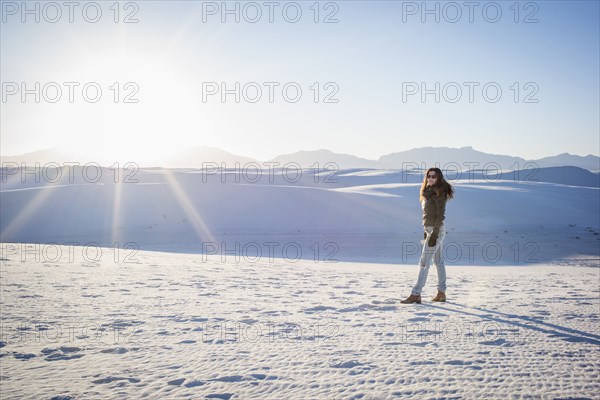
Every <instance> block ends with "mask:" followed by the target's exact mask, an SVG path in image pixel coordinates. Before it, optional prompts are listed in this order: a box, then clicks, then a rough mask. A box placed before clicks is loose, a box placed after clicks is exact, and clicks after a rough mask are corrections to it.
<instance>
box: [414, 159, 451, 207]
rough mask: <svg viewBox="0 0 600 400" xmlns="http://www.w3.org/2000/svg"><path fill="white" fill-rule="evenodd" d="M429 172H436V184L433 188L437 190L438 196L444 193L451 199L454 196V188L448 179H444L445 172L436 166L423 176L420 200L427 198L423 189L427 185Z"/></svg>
mask: <svg viewBox="0 0 600 400" xmlns="http://www.w3.org/2000/svg"><path fill="white" fill-rule="evenodd" d="M429 172H435V174H436V176H437V179H436V180H435V185H433V189H434V190H435V194H437V195H438V196H441V195H444V196H446V198H447V199H451V198H453V197H454V188H453V187H452V185H451V184H449V183H448V181H447V180H445V179H444V174H442V170H441V169H439V168H436V167H431V168H429V169H428V170H427V172H426V173H425V177H424V178H423V184H422V185H421V191H420V192H419V200H420V201H423V200H425V197H423V190H425V187H427V175H429Z"/></svg>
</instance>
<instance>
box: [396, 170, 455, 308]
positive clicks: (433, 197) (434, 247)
mask: <svg viewBox="0 0 600 400" xmlns="http://www.w3.org/2000/svg"><path fill="white" fill-rule="evenodd" d="M452 197H454V189H453V188H452V185H450V184H449V183H448V182H447V181H446V180H445V179H444V175H443V174H442V171H441V170H440V169H439V168H429V169H428V170H427V173H426V174H425V178H424V179H423V184H422V185H421V192H420V195H419V200H420V201H421V207H422V209H423V230H424V232H423V238H424V239H425V240H423V242H422V243H423V252H422V253H421V258H420V259H419V266H420V269H419V277H418V278H417V283H416V284H415V286H414V287H413V288H412V291H411V294H410V296H408V298H406V299H405V300H402V301H401V303H404V304H410V303H421V290H423V286H425V282H426V281H427V274H428V273H429V265H430V264H431V261H432V260H433V263H434V264H435V266H436V267H437V272H438V293H437V296H435V297H434V298H433V299H432V301H446V266H445V264H444V259H443V258H442V244H443V243H444V239H445V237H446V227H445V226H444V219H445V217H446V215H445V213H446V201H447V200H448V199H451V198H452Z"/></svg>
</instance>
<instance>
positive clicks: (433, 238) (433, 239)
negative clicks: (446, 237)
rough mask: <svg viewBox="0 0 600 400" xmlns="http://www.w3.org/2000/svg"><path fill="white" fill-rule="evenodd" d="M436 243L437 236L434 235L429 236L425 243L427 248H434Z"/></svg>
mask: <svg viewBox="0 0 600 400" xmlns="http://www.w3.org/2000/svg"><path fill="white" fill-rule="evenodd" d="M436 243H437V235H434V234H433V233H432V234H431V236H430V237H429V242H428V243H427V245H428V246H429V247H434V246H435V244H436Z"/></svg>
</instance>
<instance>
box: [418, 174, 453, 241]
mask: <svg viewBox="0 0 600 400" xmlns="http://www.w3.org/2000/svg"><path fill="white" fill-rule="evenodd" d="M423 197H425V200H423V202H422V203H421V207H422V209H423V226H433V233H432V234H431V235H432V236H433V237H435V238H437V237H438V235H439V234H440V228H441V226H442V224H443V223H444V219H445V218H446V202H447V201H448V198H447V197H446V196H445V195H442V196H438V195H436V194H435V191H434V190H433V188H432V187H431V186H427V187H426V188H425V189H423Z"/></svg>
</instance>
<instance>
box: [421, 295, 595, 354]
mask: <svg viewBox="0 0 600 400" xmlns="http://www.w3.org/2000/svg"><path fill="white" fill-rule="evenodd" d="M577 300H598V298H595V297H583V298H582V297H579V298H577ZM446 304H451V305H453V306H456V307H462V308H463V309H464V310H456V309H452V308H447V307H442V306H438V305H434V304H422V305H421V306H423V305H427V306H429V307H432V308H435V309H437V310H440V311H446V312H454V313H458V314H463V315H469V316H473V317H479V318H482V319H485V320H491V321H495V322H498V323H502V324H508V325H513V326H515V327H516V328H517V329H523V330H524V332H531V331H537V332H540V333H545V334H548V335H550V336H551V337H557V338H561V339H563V340H565V341H567V342H571V343H589V344H593V345H599V344H600V335H596V334H593V333H589V332H584V331H581V330H578V329H573V328H569V327H566V326H560V325H556V324H552V323H549V322H544V321H540V320H538V319H536V318H534V317H530V316H528V315H518V314H507V313H503V312H500V311H493V310H486V309H484V308H480V307H469V306H466V305H464V304H459V303H454V302H449V301H446ZM469 309H471V310H478V311H481V312H484V313H486V314H479V313H477V312H472V311H468V310H469ZM525 338H531V336H530V335H527V334H525V335H524V336H523V338H521V339H525Z"/></svg>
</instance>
